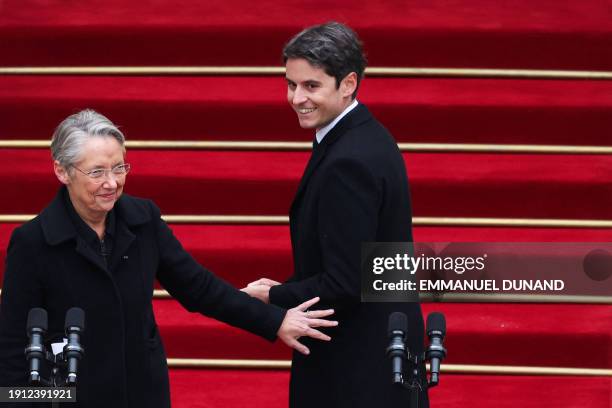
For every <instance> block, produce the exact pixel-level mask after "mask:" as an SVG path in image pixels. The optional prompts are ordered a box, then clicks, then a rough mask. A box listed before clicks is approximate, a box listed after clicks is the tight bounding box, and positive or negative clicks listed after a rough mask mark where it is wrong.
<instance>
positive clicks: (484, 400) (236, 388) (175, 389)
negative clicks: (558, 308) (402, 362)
mask: <svg viewBox="0 0 612 408" xmlns="http://www.w3.org/2000/svg"><path fill="white" fill-rule="evenodd" d="M442 370H444V365H442ZM170 385H171V398H172V406H173V407H175V408H187V407H188V408H211V407H240V406H244V405H245V404H248V406H249V407H253V408H285V407H286V406H287V403H288V401H289V391H288V390H289V372H288V371H272V370H270V371H264V370H244V371H238V370H193V369H171V370H170ZM611 392H612V380H611V379H610V378H606V377H572V376H567V377H564V376H550V377H542V376H540V377H538V376H508V375H494V376H485V375H453V374H445V373H444V372H443V373H442V375H441V377H440V385H439V386H437V387H436V388H433V389H431V390H430V391H429V398H430V404H431V406H432V407H436V408H455V407H472V408H488V407H491V402H492V401H493V402H494V404H495V407H496V408H514V407H517V406H520V407H526V408H539V407H554V408H575V407H590V408H609V407H610V393H611ZM324 397H325V396H321V398H322V399H323V398H324Z"/></svg>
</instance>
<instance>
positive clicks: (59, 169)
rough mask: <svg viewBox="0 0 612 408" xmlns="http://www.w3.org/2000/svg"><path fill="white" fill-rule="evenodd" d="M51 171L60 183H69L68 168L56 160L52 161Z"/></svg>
mask: <svg viewBox="0 0 612 408" xmlns="http://www.w3.org/2000/svg"><path fill="white" fill-rule="evenodd" d="M53 172H54V173H55V177H57V179H58V180H59V181H60V182H61V183H62V184H70V175H69V174H68V170H67V169H66V168H65V167H64V166H62V165H61V164H60V162H59V161H57V160H54V161H53Z"/></svg>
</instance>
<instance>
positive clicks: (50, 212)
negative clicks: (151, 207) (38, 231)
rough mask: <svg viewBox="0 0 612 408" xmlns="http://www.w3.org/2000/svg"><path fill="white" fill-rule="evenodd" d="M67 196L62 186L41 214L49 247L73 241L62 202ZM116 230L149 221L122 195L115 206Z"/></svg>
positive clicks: (73, 229)
mask: <svg viewBox="0 0 612 408" xmlns="http://www.w3.org/2000/svg"><path fill="white" fill-rule="evenodd" d="M67 194H68V189H67V188H66V186H62V187H61V188H60V189H59V191H58V192H57V194H56V196H55V198H54V199H53V201H51V203H50V204H49V205H48V206H47V207H46V208H45V209H44V210H43V211H42V212H41V214H40V222H41V227H42V230H43V234H44V236H45V240H46V241H47V243H48V244H49V245H58V244H61V243H62V242H65V241H68V240H71V239H75V238H76V236H77V231H76V229H75V227H74V224H73V223H72V221H71V219H70V215H69V214H68V209H67V208H66V204H65V202H64V199H65V198H64V197H65V195H67ZM115 209H116V217H117V228H119V225H120V224H125V225H126V226H128V227H130V226H136V225H141V224H145V223H147V222H148V221H150V220H151V215H150V214H149V212H148V211H146V210H144V208H142V206H141V205H140V204H139V203H138V202H137V201H136V200H134V199H133V198H132V197H130V196H129V195H126V194H124V195H122V196H121V198H120V199H119V201H117V203H116V204H115Z"/></svg>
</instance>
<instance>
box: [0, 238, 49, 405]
mask: <svg viewBox="0 0 612 408" xmlns="http://www.w3.org/2000/svg"><path fill="white" fill-rule="evenodd" d="M29 241H30V240H28V237H26V236H24V234H23V232H22V230H21V228H17V229H15V231H13V234H12V235H11V240H10V242H9V246H8V250H7V256H6V265H5V270H4V280H3V284H2V297H1V303H0V386H3V387H6V386H17V385H19V386H25V385H27V362H26V359H25V355H24V350H25V347H26V344H27V342H28V336H27V334H26V322H27V316H28V312H29V311H30V309H31V308H33V307H42V306H43V304H42V302H43V284H42V279H41V274H42V272H41V271H42V269H41V268H40V264H39V260H38V257H37V256H36V254H37V250H36V248H34V246H33V244H31V243H29ZM17 405H19V404H17ZM24 407H25V405H24Z"/></svg>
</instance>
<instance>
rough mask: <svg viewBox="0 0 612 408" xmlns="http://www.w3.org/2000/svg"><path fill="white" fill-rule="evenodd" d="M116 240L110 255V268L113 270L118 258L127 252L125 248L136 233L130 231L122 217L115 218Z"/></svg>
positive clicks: (127, 247) (129, 244)
mask: <svg viewBox="0 0 612 408" xmlns="http://www.w3.org/2000/svg"><path fill="white" fill-rule="evenodd" d="M116 234H117V241H116V243H115V248H113V255H112V257H111V263H110V268H109V269H110V270H111V271H113V270H115V268H116V267H117V264H118V263H119V260H120V259H121V258H122V257H123V255H124V254H125V253H126V252H127V250H128V249H129V248H130V246H131V245H132V242H134V239H136V235H134V233H132V231H130V230H129V229H128V227H127V225H125V223H124V222H123V220H122V219H118V220H117V230H116Z"/></svg>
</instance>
